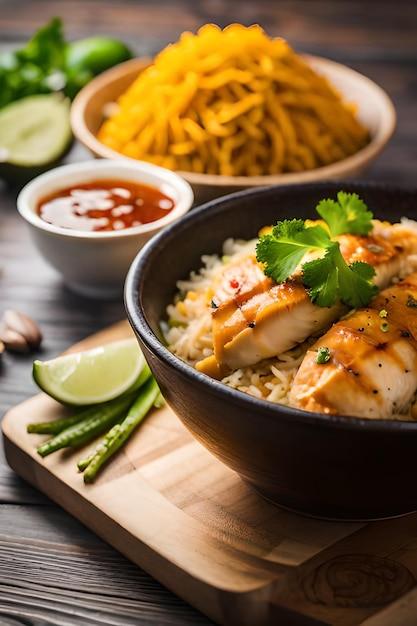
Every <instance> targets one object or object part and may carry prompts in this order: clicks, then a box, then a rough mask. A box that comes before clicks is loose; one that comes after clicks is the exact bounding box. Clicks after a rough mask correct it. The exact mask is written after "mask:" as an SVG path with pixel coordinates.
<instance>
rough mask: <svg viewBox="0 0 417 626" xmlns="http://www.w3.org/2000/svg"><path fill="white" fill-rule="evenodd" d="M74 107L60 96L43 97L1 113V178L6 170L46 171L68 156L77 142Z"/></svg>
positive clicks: (30, 98) (10, 106)
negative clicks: (8, 167) (12, 167)
mask: <svg viewBox="0 0 417 626" xmlns="http://www.w3.org/2000/svg"><path fill="white" fill-rule="evenodd" d="M70 104H71V103H70V101H69V99H67V98H64V97H62V96H61V95H59V94H41V95H34V96H27V97H26V98H21V99H20V100H16V101H15V102H12V103H11V104H8V105H7V106H5V107H3V108H2V109H0V175H2V173H3V169H2V166H4V167H5V168H6V166H8V165H9V166H16V167H21V168H37V167H38V168H39V167H44V166H47V165H49V164H52V163H54V162H56V161H57V160H58V159H60V158H61V157H62V156H63V155H64V154H65V153H66V152H67V150H68V148H69V146H70V145H71V143H72V139H73V135H72V131H71V126H70V117H69V111H70ZM5 171H6V170H5Z"/></svg>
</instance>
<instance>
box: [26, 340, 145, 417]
mask: <svg viewBox="0 0 417 626" xmlns="http://www.w3.org/2000/svg"><path fill="white" fill-rule="evenodd" d="M144 367H145V359H144V356H143V354H142V351H141V350H140V348H139V345H138V343H137V341H136V339H134V338H132V339H131V338H129V339H121V340H118V341H113V342H111V343H108V344H105V345H102V346H99V347H96V348H91V349H89V350H85V351H83V352H72V353H68V354H64V355H62V356H59V357H56V358H55V359H50V360H48V361H40V360H36V361H34V363H33V378H34V380H35V382H36V384H37V385H38V386H39V388H40V389H42V391H44V392H45V393H47V394H48V395H49V396H51V397H52V398H55V400H58V401H59V402H62V403H64V404H69V405H73V406H82V405H88V404H96V403H98V402H106V401H107V400H111V399H113V398H116V397H117V396H119V395H121V394H122V393H124V392H125V391H128V390H129V389H133V388H134V387H135V386H136V384H137V383H138V381H139V380H140V377H141V373H142V371H143V370H144Z"/></svg>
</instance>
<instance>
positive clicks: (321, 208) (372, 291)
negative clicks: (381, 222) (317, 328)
mask: <svg viewBox="0 0 417 626" xmlns="http://www.w3.org/2000/svg"><path fill="white" fill-rule="evenodd" d="M317 212H318V213H319V214H320V216H321V217H322V219H323V220H324V221H325V222H326V223H327V226H328V230H327V229H326V228H323V227H322V226H320V225H318V224H317V225H313V226H307V225H306V222H305V221H304V220H301V219H293V220H284V221H281V222H277V224H276V225H275V226H274V227H273V228H272V231H271V233H270V234H268V235H262V236H261V237H260V238H259V241H258V243H257V246H256V258H257V260H258V261H259V262H260V263H263V264H264V273H265V274H266V275H267V276H269V277H270V278H272V279H273V280H275V281H276V282H278V283H282V282H285V281H286V280H287V279H288V278H289V277H290V276H292V275H293V274H294V273H295V272H296V270H298V269H301V274H302V281H303V284H304V285H305V286H306V287H307V289H308V293H309V296H310V298H311V300H312V302H314V303H315V304H317V305H318V306H321V307H329V306H332V305H333V304H335V302H336V301H337V300H340V301H342V302H344V303H345V304H347V305H348V306H350V307H354V308H358V307H363V306H366V305H367V304H368V303H369V301H370V300H371V299H372V298H373V296H375V295H376V294H377V293H378V287H377V286H376V285H375V284H373V283H372V278H373V277H374V276H375V269H374V268H373V267H372V265H369V264H368V263H364V262H361V261H358V262H355V263H352V264H351V265H348V264H347V263H346V261H345V259H344V258H343V255H342V253H341V251H340V246H339V243H338V242H337V241H334V240H333V238H334V237H336V236H337V235H340V234H343V233H351V234H356V235H363V236H366V235H367V234H368V233H369V232H370V231H371V230H372V227H373V225H372V213H371V212H370V211H368V210H367V207H366V205H365V203H364V202H363V201H362V200H361V199H360V198H359V196H358V195H357V194H348V193H345V192H343V191H340V192H339V193H338V194H337V202H335V201H334V200H322V201H321V202H320V203H319V204H318V206H317ZM317 251H319V252H320V251H321V252H322V254H321V255H320V256H319V257H318V258H315V259H314V260H311V261H306V262H305V263H302V260H303V258H304V256H305V255H306V254H307V253H309V252H317Z"/></svg>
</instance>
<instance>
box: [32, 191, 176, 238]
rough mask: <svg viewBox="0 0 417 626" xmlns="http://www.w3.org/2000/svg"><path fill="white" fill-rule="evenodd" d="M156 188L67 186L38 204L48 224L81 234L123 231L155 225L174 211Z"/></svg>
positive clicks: (167, 199)
mask: <svg viewBox="0 0 417 626" xmlns="http://www.w3.org/2000/svg"><path fill="white" fill-rule="evenodd" d="M174 205H175V203H174V200H173V199H172V198H170V197H169V196H167V195H166V194H165V193H163V192H162V191H161V190H160V189H158V188H157V187H152V186H150V185H144V184H142V183H135V182H132V181H127V180H98V181H92V182H89V183H81V184H79V185H74V186H72V187H67V188H65V189H62V190H60V191H57V192H55V193H52V194H50V195H49V196H46V197H45V198H43V199H42V200H41V201H40V202H39V203H38V207H37V209H38V213H39V215H40V217H41V218H42V219H43V220H44V221H45V222H48V223H49V224H54V225H55V226H61V227H63V228H72V229H75V230H83V231H104V230H123V229H125V228H131V227H132V226H140V225H141V224H148V223H149V222H154V221H155V220H159V219H160V218H162V217H164V216H165V215H167V214H168V213H169V212H170V211H172V209H173V208H174Z"/></svg>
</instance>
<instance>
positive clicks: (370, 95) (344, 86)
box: [71, 55, 396, 204]
mask: <svg viewBox="0 0 417 626" xmlns="http://www.w3.org/2000/svg"><path fill="white" fill-rule="evenodd" d="M305 58H306V59H308V60H309V62H310V63H311V65H312V66H313V67H314V69H315V70H316V71H317V72H319V73H322V74H323V75H325V76H326V77H327V78H328V80H329V81H330V82H331V83H332V84H333V86H334V87H335V88H336V89H338V90H339V92H340V93H341V94H342V95H343V96H344V98H345V99H346V101H349V102H356V103H357V105H358V115H359V118H360V120H361V122H362V123H363V124H364V125H365V126H366V127H367V128H368V129H369V131H370V135H371V141H370V143H369V144H368V145H367V146H365V147H364V148H363V149H362V150H360V151H358V152H357V153H356V154H354V155H352V156H350V157H347V158H345V159H343V160H341V161H338V162H336V163H333V164H331V165H326V166H324V167H320V168H317V169H314V170H307V171H304V172H295V173H288V174H277V175H274V176H213V175H209V174H195V173H192V172H179V173H180V174H181V175H182V176H183V177H184V178H185V179H186V180H187V181H188V182H189V183H190V184H191V186H192V187H193V191H194V196H195V198H196V203H197V204H198V203H201V202H204V201H207V200H209V199H211V198H215V197H218V196H221V195H225V194H227V193H230V192H234V191H237V190H241V189H245V188H248V187H259V186H269V185H282V184H294V183H305V182H314V181H319V180H326V179H345V178H356V177H358V176H359V175H361V174H362V173H363V172H364V171H365V170H366V169H367V168H368V167H369V166H370V165H371V164H372V162H373V161H374V160H375V159H376V158H377V156H378V155H379V154H380V152H381V151H382V150H383V149H384V147H385V146H386V144H387V143H388V141H389V140H390V138H391V136H392V134H393V132H394V130H395V126H396V113H395V108H394V106H393V103H392V101H391V99H390V98H389V96H388V95H387V94H386V92H385V91H384V90H383V89H381V87H379V86H378V85H377V84H375V83H374V82H373V81H372V80H370V79H369V78H367V77H366V76H363V75H362V74H359V73H358V72H356V71H355V70H353V69H351V68H349V67H347V66H345V65H342V64H340V63H336V62H335V61H330V60H328V59H324V58H321V57H317V56H311V55H305ZM151 62H152V59H151V58H148V57H141V58H137V59H132V60H130V61H126V62H125V63H121V64H120V65H117V66H115V67H113V68H111V69H110V70H108V71H106V72H104V73H103V74H100V75H99V76H97V77H96V78H94V79H93V80H92V81H91V82H90V83H88V84H87V85H86V86H85V87H84V88H83V89H82V90H81V91H80V92H79V94H78V95H77V97H76V98H75V100H74V102H73V104H72V107H71V125H72V129H73V133H74V135H75V137H76V138H77V139H78V140H79V141H80V142H81V143H82V144H83V145H84V146H85V147H86V148H87V149H88V150H90V152H92V154H93V155H94V156H95V157H100V158H120V156H121V155H120V154H119V153H117V152H115V151H114V150H112V149H110V148H108V147H107V146H105V145H103V144H102V143H101V142H100V141H98V140H97V138H96V133H97V131H98V129H99V128H100V126H101V124H102V122H103V120H104V119H105V116H106V111H108V110H109V108H108V107H109V105H111V103H114V102H115V100H116V99H117V98H118V96H119V95H120V94H121V93H123V92H124V91H125V90H126V88H127V87H128V86H129V85H130V84H131V83H132V82H133V80H134V79H135V78H136V77H137V76H138V75H139V73H140V72H141V71H143V70H144V69H145V68H146V67H147V66H148V65H149V64H150V63H151ZM126 158H127V157H126Z"/></svg>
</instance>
